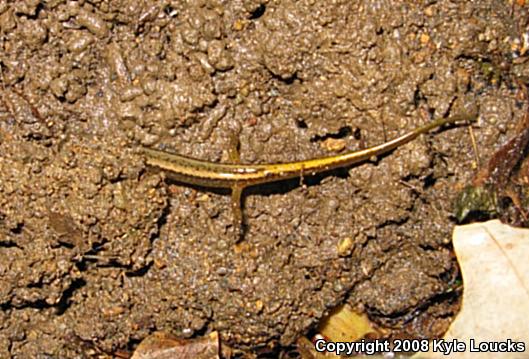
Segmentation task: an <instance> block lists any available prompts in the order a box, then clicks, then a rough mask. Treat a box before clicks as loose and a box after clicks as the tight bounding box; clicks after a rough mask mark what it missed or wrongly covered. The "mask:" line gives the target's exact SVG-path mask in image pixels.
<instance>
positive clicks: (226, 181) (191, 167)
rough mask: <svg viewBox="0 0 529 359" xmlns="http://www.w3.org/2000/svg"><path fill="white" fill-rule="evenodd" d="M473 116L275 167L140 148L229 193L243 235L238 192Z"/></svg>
mask: <svg viewBox="0 0 529 359" xmlns="http://www.w3.org/2000/svg"><path fill="white" fill-rule="evenodd" d="M474 118H475V115H470V114H468V115H460V116H453V117H448V118H441V119H437V120H435V121H432V122H430V123H428V124H426V125H423V126H420V127H418V128H416V129H414V130H412V131H410V132H407V133H405V134H403V135H402V136H400V137H397V138H395V139H393V140H390V141H388V142H385V143H382V144H379V145H376V146H373V147H369V148H366V149H363V150H359V151H353V152H347V153H343V154H339V155H334V156H328V157H321V158H314V159H309V160H304V161H297V162H288V163H274V164H253V165H252V164H224V163H215V162H208V161H203V160H199V159H195V158H189V157H185V156H181V155H177V154H173V153H169V152H165V151H160V150H155V149H151V148H145V147H142V148H141V151H142V152H143V154H144V155H145V158H146V163H147V164H148V165H149V166H152V167H155V168H158V169H161V170H163V171H166V172H167V175H168V177H169V178H171V179H173V180H176V181H178V182H181V183H185V184H189V185H196V186H202V187H215V188H227V189H231V190H232V207H233V214H234V226H235V230H237V229H238V230H239V233H238V236H239V238H240V236H241V235H242V231H241V229H242V212H241V193H242V190H243V189H244V188H246V187H249V186H255V185H258V184H263V183H269V182H274V181H282V180H286V179H291V178H296V177H302V176H307V175H315V174H317V173H321V172H326V171H329V170H332V169H335V168H339V167H346V166H351V165H353V164H356V163H359V162H364V161H366V160H368V159H370V158H373V157H376V156H380V155H383V154H385V153H388V152H390V151H392V150H394V149H395V148H397V147H399V146H401V145H403V144H405V143H408V142H410V141H412V140H413V139H415V138H417V137H418V136H419V135H421V134H424V133H427V132H429V131H430V130H432V129H435V128H437V127H440V126H443V125H445V124H448V123H455V122H456V121H467V122H468V121H471V120H473V119H474Z"/></svg>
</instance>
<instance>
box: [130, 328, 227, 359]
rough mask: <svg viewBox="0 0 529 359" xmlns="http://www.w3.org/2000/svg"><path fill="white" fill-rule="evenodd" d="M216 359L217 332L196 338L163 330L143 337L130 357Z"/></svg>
mask: <svg viewBox="0 0 529 359" xmlns="http://www.w3.org/2000/svg"><path fill="white" fill-rule="evenodd" d="M180 358H181V359H187V358H195V359H218V358H219V335H218V333H217V332H212V333H211V334H209V335H207V336H205V337H202V338H197V339H178V338H176V337H175V336H173V335H171V334H167V333H163V332H157V333H154V334H152V335H150V336H148V337H147V338H145V339H144V340H143V341H142V342H141V343H140V345H138V348H136V351H135V352H134V355H133V356H132V358H131V359H180Z"/></svg>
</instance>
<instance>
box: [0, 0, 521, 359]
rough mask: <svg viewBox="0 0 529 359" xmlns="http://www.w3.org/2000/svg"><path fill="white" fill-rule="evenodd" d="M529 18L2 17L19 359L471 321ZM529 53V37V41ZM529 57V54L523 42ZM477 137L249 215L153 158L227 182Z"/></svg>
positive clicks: (408, 7)
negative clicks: (363, 323) (252, 168)
mask: <svg viewBox="0 0 529 359" xmlns="http://www.w3.org/2000/svg"><path fill="white" fill-rule="evenodd" d="M527 12H528V7H527V5H526V4H525V2H524V1H514V2H513V1H499V0H496V1H493V0H484V1H479V2H467V1H459V2H453V1H417V2H406V1H375V2H373V1H348V0H347V1H346V0H344V1H314V0H303V1H288V0H282V1H280V0H276V1H272V0H270V1H266V0H248V1H243V0H237V1H223V0H195V1H186V2H183V1H169V0H164V1H149V0H144V1H129V0H122V1H106V0H98V1H62V0H49V1H42V0H40V1H39V0H27V1H6V0H0V31H1V33H0V35H1V37H0V70H1V72H0V81H1V83H0V92H1V96H0V278H1V285H0V309H1V310H0V357H2V358H8V357H11V356H18V357H37V356H39V355H49V356H52V357H75V356H78V357H79V356H81V357H84V356H91V355H100V354H102V353H116V352H117V351H121V352H125V351H132V350H133V349H134V347H135V346H136V345H137V344H138V343H139V342H140V341H141V340H142V339H143V338H145V337H146V336H147V335H148V334H150V333H152V332H154V331H167V332H171V333H173V334H175V335H177V336H179V337H184V338H188V337H194V336H200V335H202V334H204V333H208V332H210V331H213V330H216V331H218V332H219V333H220V337H221V340H222V341H223V342H224V343H227V344H229V345H230V346H231V347H232V348H236V349H240V350H245V351H247V352H253V353H259V351H260V350H261V348H279V349H276V350H281V348H282V347H289V346H291V345H293V344H294V343H295V341H296V338H298V337H299V336H300V335H304V334H306V333H307V332H308V331H310V330H311V329H313V328H314V326H315V325H316V324H317V322H318V321H319V320H320V319H321V318H322V316H324V315H325V314H326V313H328V312H329V311H330V310H331V309H332V308H333V307H335V306H336V305H338V304H340V303H343V302H347V303H349V304H351V305H352V306H353V307H354V308H357V309H359V310H362V311H365V312H367V313H368V314H369V315H370V317H371V319H372V320H373V321H374V322H376V323H378V324H379V325H381V326H384V327H386V328H391V329H392V330H393V334H394V335H406V336H415V337H433V336H440V335H442V333H443V331H444V330H445V329H446V328H447V325H448V324H449V323H450V320H451V318H452V317H453V315H454V314H455V313H456V312H457V308H458V303H459V302H458V298H459V296H458V293H457V291H454V288H455V287H457V285H458V278H459V276H458V267H457V263H456V261H455V258H454V255H453V253H452V250H451V246H450V240H451V230H452V228H453V226H454V225H455V221H454V217H453V215H452V206H453V201H454V198H455V197H456V195H457V193H458V192H459V191H460V190H461V189H462V188H463V187H464V186H465V184H467V183H468V181H469V180H470V179H471V178H472V177H473V176H474V175H475V173H476V171H477V169H478V168H479V167H480V165H481V164H482V163H485V161H486V160H487V159H488V158H489V157H490V156H491V154H492V153H493V151H494V149H495V148H497V147H498V146H499V145H500V144H501V143H504V142H505V141H506V140H507V139H508V138H509V136H512V135H513V131H514V128H515V124H516V122H517V121H518V119H520V118H521V117H522V115H523V113H524V103H523V101H522V100H523V96H521V93H522V92H523V82H524V81H525V80H523V79H527V78H528V77H529V66H528V65H527V62H526V61H525V60H526V56H527V55H526V51H527V47H528V46H529V44H528V43H527V41H528V36H527V34H528V24H527V19H528V16H527V15H528V14H527ZM524 34H525V35H524ZM524 36H525V37H524ZM468 106H475V107H478V108H479V118H478V121H477V123H476V124H474V125H473V129H472V131H473V132H472V135H473V136H474V138H475V148H477V149H478V152H477V153H476V152H475V151H474V146H473V143H472V136H471V134H470V132H469V129H468V127H465V126H462V127H461V126H460V127H453V128H448V129H444V130H442V131H437V132H435V133H433V134H430V135H428V136H423V137H421V138H419V139H417V140H415V141H413V142H411V143H409V144H407V145H405V146H402V147H401V148H398V149H397V150H395V151H394V152H392V153H391V154H389V155H387V156H384V157H382V158H379V159H376V160H373V161H369V162H368V163H364V164H361V165H358V166H353V167H351V168H347V169H342V170H337V171H334V172H332V173H330V174H326V175H324V176H317V177H315V178H314V177H307V178H305V179H304V185H303V186H300V185H299V181H287V182H281V183H277V184H272V185H267V186H263V187H255V188H253V189H252V190H251V191H249V192H248V193H247V195H246V197H245V208H244V213H245V223H246V228H245V234H244V239H243V240H242V241H241V242H240V243H239V244H237V245H235V244H234V243H233V238H232V232H233V228H231V227H232V217H231V216H232V213H231V210H230V208H231V207H230V198H229V196H227V195H225V194H223V193H218V192H215V191H207V190H204V189H197V188H192V187H189V186H184V185H182V184H178V183H172V182H170V181H168V180H166V179H165V178H164V174H163V173H155V172H152V171H150V170H149V169H148V168H147V167H146V166H145V162H144V159H143V158H142V157H141V155H140V154H139V152H138V148H139V146H152V147H155V148H160V149H166V150H170V151H173V152H176V153H180V154H184V155H188V156H192V157H196V158H200V159H205V160H209V161H214V162H229V159H230V156H229V152H230V146H231V145H232V144H233V138H234V137H235V138H237V139H238V141H239V142H240V148H239V154H240V157H241V161H242V163H273V162H288V161H295V160H302V159H308V158H314V157H319V156H324V155H330V154H336V153H338V152H339V151H352V150H356V149H361V148H365V147H368V146H372V145H375V144H378V143H382V142H384V141H385V140H387V139H391V138H394V137H396V136H398V135H399V134H402V133H404V132H405V131H407V130H411V129H413V128H415V127H416V126H418V125H420V124H424V123H425V122H426V121H429V120H432V119H434V118H439V117H444V116H448V115H454V114H457V112H458V111H459V110H460V109H461V108H464V107H468Z"/></svg>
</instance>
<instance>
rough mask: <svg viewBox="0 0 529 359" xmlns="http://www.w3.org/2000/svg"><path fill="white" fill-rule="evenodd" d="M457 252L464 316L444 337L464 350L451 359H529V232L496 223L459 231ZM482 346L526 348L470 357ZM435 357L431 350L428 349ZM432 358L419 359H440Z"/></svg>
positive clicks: (457, 231) (456, 235) (456, 321)
mask: <svg viewBox="0 0 529 359" xmlns="http://www.w3.org/2000/svg"><path fill="white" fill-rule="evenodd" d="M454 250H455V252H456V255H457V258H458V260H459V263H460V266H461V273H462V275H463V282H464V285H465V289H464V292H463V304H462V309H461V312H460V313H459V314H458V316H457V317H456V319H455V320H454V322H453V323H452V324H451V326H450V328H449V329H448V332H447V333H446V334H445V337H444V340H445V341H446V342H448V341H450V342H452V341H453V340H457V341H460V342H464V343H465V344H466V350H465V351H462V352H457V353H451V354H450V358H458V359H459V358H470V357H471V358H476V357H479V358H528V357H529V351H528V349H529V348H527V346H529V320H528V318H529V261H528V260H527V259H528V258H529V230H528V229H516V228H513V227H510V226H508V225H504V224H501V222H500V221H498V220H493V221H489V222H485V223H476V224H471V225H466V226H458V227H456V229H455V231H454ZM471 339H472V340H473V344H474V345H473V346H474V347H477V346H478V344H479V343H484V342H507V341H508V340H510V341H512V342H524V343H525V344H524V346H525V347H526V351H525V352H523V353H513V352H510V353H497V352H480V353H476V352H471V351H470V348H471V344H472V343H471V342H470V341H471ZM430 350H431V351H432V346H430ZM442 356H443V355H442V353H439V352H436V353H432V352H430V353H429V354H428V355H427V356H425V355H424V354H421V355H420V358H438V357H442Z"/></svg>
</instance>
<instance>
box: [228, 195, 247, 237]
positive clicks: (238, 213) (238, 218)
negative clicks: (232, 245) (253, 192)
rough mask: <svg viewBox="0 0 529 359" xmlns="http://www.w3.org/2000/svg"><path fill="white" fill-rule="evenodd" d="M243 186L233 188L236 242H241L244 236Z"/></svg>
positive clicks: (232, 206) (232, 201)
mask: <svg viewBox="0 0 529 359" xmlns="http://www.w3.org/2000/svg"><path fill="white" fill-rule="evenodd" d="M243 189H244V188H243V187H242V186H233V187H232V188H231V208H232V212H233V233H234V237H235V242H239V241H240V240H241V239H242V238H243V236H244V221H243V214H242V206H243V203H242V191H243Z"/></svg>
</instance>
